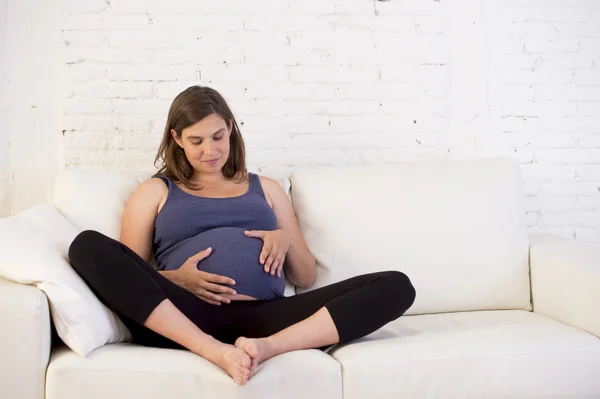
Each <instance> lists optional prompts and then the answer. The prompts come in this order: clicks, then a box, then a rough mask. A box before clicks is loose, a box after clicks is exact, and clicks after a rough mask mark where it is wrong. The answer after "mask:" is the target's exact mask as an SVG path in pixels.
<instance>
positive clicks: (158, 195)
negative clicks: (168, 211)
mask: <svg viewBox="0 0 600 399" xmlns="http://www.w3.org/2000/svg"><path fill="white" fill-rule="evenodd" d="M168 192H169V188H168V186H167V184H166V182H165V181H164V180H163V178H161V177H159V176H156V175H155V176H152V177H150V178H149V179H147V180H145V181H143V182H141V183H140V184H139V185H138V186H137V187H136V189H135V191H134V192H133V194H132V195H131V197H132V198H138V199H139V200H142V201H144V202H155V201H156V202H160V201H161V200H162V199H163V198H164V197H165V196H166V195H167V194H168Z"/></svg>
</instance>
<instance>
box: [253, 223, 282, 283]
mask: <svg viewBox="0 0 600 399" xmlns="http://www.w3.org/2000/svg"><path fill="white" fill-rule="evenodd" d="M244 234H245V235H246V237H254V238H260V239H261V240H263V242H264V244H263V248H262V252H261V253H260V259H259V260H260V263H261V265H264V266H265V272H266V273H271V276H273V275H275V273H277V277H281V269H283V262H284V260H285V255H286V254H287V252H288V250H289V249H290V237H289V235H288V233H287V231H285V230H284V229H278V230H271V231H268V230H246V231H245V232H244Z"/></svg>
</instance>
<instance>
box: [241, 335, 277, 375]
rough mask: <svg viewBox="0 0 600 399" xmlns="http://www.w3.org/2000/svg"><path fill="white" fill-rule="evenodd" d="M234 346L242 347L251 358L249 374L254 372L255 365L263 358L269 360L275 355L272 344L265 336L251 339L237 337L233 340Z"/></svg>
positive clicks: (262, 360)
mask: <svg viewBox="0 0 600 399" xmlns="http://www.w3.org/2000/svg"><path fill="white" fill-rule="evenodd" d="M235 347H236V348H239V349H242V350H243V351H244V352H246V353H247V354H248V355H249V356H250V357H251V358H252V364H251V366H250V369H251V374H250V375H252V374H253V373H254V369H255V368H256V366H258V365H259V364H260V363H262V362H264V361H265V360H269V359H270V358H272V357H273V356H274V355H275V353H274V350H273V348H272V346H271V345H270V344H269V342H268V341H267V340H266V339H265V338H258V339H253V338H245V337H239V338H238V339H237V340H236V341H235Z"/></svg>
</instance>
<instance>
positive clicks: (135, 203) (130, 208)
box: [119, 179, 168, 262]
mask: <svg viewBox="0 0 600 399" xmlns="http://www.w3.org/2000/svg"><path fill="white" fill-rule="evenodd" d="M167 193H168V189H167V186H166V185H165V183H164V182H162V181H161V180H160V179H150V180H146V181H145V182H143V183H142V184H140V185H139V186H138V187H137V188H136V190H135V191H134V192H133V194H132V195H131V197H130V198H129V200H128V201H127V204H126V205H125V210H124V212H123V219H122V221H121V237H120V239H119V241H121V242H122V243H123V244H125V245H127V246H128V247H129V248H130V249H131V250H132V251H133V252H135V253H137V254H138V255H139V256H140V257H141V258H142V259H144V260H145V261H146V262H148V261H149V259H150V253H151V252H152V234H153V231H154V221H155V220H156V215H157V214H158V208H159V206H160V204H161V203H162V202H163V200H164V199H165V197H166V196H167Z"/></svg>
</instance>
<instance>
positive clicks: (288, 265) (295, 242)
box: [260, 176, 317, 288]
mask: <svg viewBox="0 0 600 399" xmlns="http://www.w3.org/2000/svg"><path fill="white" fill-rule="evenodd" d="M260 182H261V185H262V187H263V191H264V192H265V195H266V196H267V197H268V200H270V202H271V207H272V208H273V212H275V216H276V217H277V225H278V227H279V228H280V229H283V230H285V231H286V232H287V233H288V235H289V237H290V248H289V250H288V253H287V255H286V262H285V264H284V265H285V273H286V275H287V277H288V279H289V280H290V281H291V282H292V283H293V284H295V285H297V286H298V287H301V288H310V287H311V286H312V285H313V284H314V282H315V279H316V276H317V274H316V270H317V268H316V261H315V258H314V256H313V255H312V253H311V252H310V250H309V249H308V245H307V244H306V241H305V240H304V237H302V233H301V232H300V229H299V228H298V221H297V220H296V214H295V213H294V208H293V207H292V203H291V202H290V199H289V198H288V196H287V195H286V193H285V191H284V190H283V188H282V187H281V186H280V185H279V183H277V182H276V181H275V180H273V179H271V178H268V177H265V176H260Z"/></svg>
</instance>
